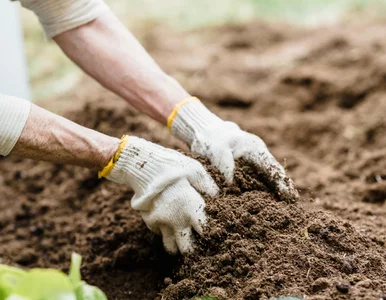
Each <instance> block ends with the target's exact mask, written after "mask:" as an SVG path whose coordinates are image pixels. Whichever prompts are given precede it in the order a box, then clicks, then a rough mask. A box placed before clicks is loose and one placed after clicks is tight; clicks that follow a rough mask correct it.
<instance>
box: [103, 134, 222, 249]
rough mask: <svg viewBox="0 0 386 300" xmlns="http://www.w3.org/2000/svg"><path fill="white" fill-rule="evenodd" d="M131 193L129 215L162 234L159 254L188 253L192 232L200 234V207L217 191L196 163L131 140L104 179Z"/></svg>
mask: <svg viewBox="0 0 386 300" xmlns="http://www.w3.org/2000/svg"><path fill="white" fill-rule="evenodd" d="M106 178H107V179H109V180H112V181H114V182H116V183H120V184H126V185H129V186H131V187H132V188H133V190H134V192H135V195H134V197H133V198H132V200H131V206H132V207H133V209H135V210H137V211H139V212H140V213H141V215H142V218H143V220H144V221H145V223H146V225H147V226H148V227H149V229H150V230H152V231H153V232H155V233H157V234H162V238H163V243H164V246H165V249H166V250H167V251H168V252H170V253H172V254H175V253H177V252H178V250H179V251H180V252H181V253H183V254H184V253H189V252H192V251H193V239H192V229H194V230H195V231H196V232H197V233H199V234H202V226H203V225H204V224H205V222H206V217H205V212H204V208H205V201H204V199H203V198H202V197H201V195H200V194H199V192H201V193H206V194H208V195H210V196H214V195H216V194H217V193H218V187H217V186H216V184H215V182H214V180H213V179H212V178H211V177H210V176H209V174H208V173H207V172H206V171H205V169H204V167H203V166H202V165H201V164H200V163H199V162H198V161H196V160H194V159H191V158H189V157H187V156H185V155H183V154H181V153H179V152H177V151H174V150H170V149H166V148H164V147H161V146H159V145H156V144H153V143H151V142H148V141H145V140H144V139H141V138H137V137H133V136H131V137H130V138H129V139H128V142H127V144H126V145H125V146H124V147H123V150H122V152H121V153H120V155H119V158H118V161H116V162H115V165H114V167H113V168H112V170H111V172H110V173H109V174H108V175H107V177H106Z"/></svg>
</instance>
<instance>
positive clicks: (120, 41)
mask: <svg viewBox="0 0 386 300" xmlns="http://www.w3.org/2000/svg"><path fill="white" fill-rule="evenodd" d="M54 40H55V41H56V42H57V43H58V45H59V46H60V47H61V48H62V50H63V51H64V52H65V53H66V54H67V56H69V57H70V58H71V59H72V60H73V61H74V62H75V63H77V64H78V65H79V66H80V67H81V68H82V69H83V70H84V71H85V72H87V73H88V74H90V75H91V76H92V77H94V78H95V79H96V80H98V81H99V82H100V83H101V84H102V85H104V86H105V87H107V88H108V89H110V90H111V91H113V92H115V93H116V94H118V95H120V96H121V97H122V98H124V99H125V100H126V101H127V102H129V103H130V104H131V105H133V106H134V107H136V108H137V109H138V110H140V111H142V112H144V113H146V114H148V115H149V116H151V117H152V118H154V119H156V120H158V121H160V122H162V123H164V124H165V123H166V120H167V117H168V116H169V115H170V112H171V111H172V110H173V108H174V106H175V105H176V104H177V103H178V102H180V101H182V100H184V99H185V98H187V97H189V94H188V93H187V92H186V91H185V90H184V89H183V88H182V87H181V86H180V85H179V84H178V83H177V82H176V81H175V80H174V79H172V78H171V77H169V76H168V75H166V74H165V73H164V72H163V71H162V70H161V69H160V67H159V66H158V65H157V64H156V63H155V62H154V60H153V59H152V58H151V57H150V55H149V54H148V53H147V52H146V50H145V49H144V48H143V47H142V46H141V45H140V43H139V42H138V40H137V39H136V38H135V37H134V36H133V35H132V34H131V33H130V32H129V31H128V30H127V29H126V28H125V27H124V26H123V25H122V24H121V22H120V21H119V20H118V19H117V18H116V17H115V16H114V15H113V13H112V12H107V13H105V14H103V15H102V16H101V17H99V18H97V19H96V20H95V21H93V22H90V23H88V24H86V25H83V26H80V27H78V28H75V29H73V30H69V31H66V32H64V33H62V34H60V35H58V36H56V37H55V38H54Z"/></svg>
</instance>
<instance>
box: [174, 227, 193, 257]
mask: <svg viewBox="0 0 386 300" xmlns="http://www.w3.org/2000/svg"><path fill="white" fill-rule="evenodd" d="M176 241H177V245H178V249H179V250H180V252H181V253H182V254H189V253H192V252H193V251H194V246H193V234H192V229H191V228H184V229H182V230H180V231H178V232H177V234H176Z"/></svg>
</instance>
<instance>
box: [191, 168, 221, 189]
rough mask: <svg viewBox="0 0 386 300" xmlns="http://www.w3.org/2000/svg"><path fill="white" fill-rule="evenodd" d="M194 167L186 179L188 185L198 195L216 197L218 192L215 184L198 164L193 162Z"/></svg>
mask: <svg viewBox="0 0 386 300" xmlns="http://www.w3.org/2000/svg"><path fill="white" fill-rule="evenodd" d="M194 165H195V167H194V168H195V170H194V172H193V173H192V174H191V175H190V176H189V177H188V180H189V183H190V184H191V185H192V186H193V187H194V188H195V189H196V190H197V191H199V192H200V193H203V194H207V195H209V196H211V197H214V196H216V195H217V194H218V192H219V188H218V186H217V184H216V182H215V181H214V180H213V178H212V177H211V176H210V175H209V174H208V172H207V171H206V170H205V169H204V167H203V166H202V165H201V164H200V163H199V162H195V163H194Z"/></svg>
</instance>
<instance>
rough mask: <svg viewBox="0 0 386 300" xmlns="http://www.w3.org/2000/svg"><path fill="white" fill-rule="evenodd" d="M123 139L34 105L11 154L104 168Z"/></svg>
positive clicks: (97, 168)
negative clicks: (83, 125)
mask: <svg viewBox="0 0 386 300" xmlns="http://www.w3.org/2000/svg"><path fill="white" fill-rule="evenodd" d="M118 144H119V139H116V138H113V137H109V136H107V135H104V134H102V133H99V132H97V131H94V130H91V129H88V128H85V127H82V126H80V125H78V124H76V123H74V122H72V121H70V120H67V119H65V118H63V117H60V116H58V115H55V114H53V113H51V112H49V111H47V110H44V109H42V108H40V107H38V106H36V105H32V107H31V112H30V115H29V117H28V120H27V123H26V125H25V127H24V130H23V132H22V134H21V136H20V138H19V140H18V142H17V143H16V145H15V147H14V148H13V150H12V152H11V155H13V156H18V157H22V158H31V159H36V160H44V161H50V162H55V163H63V164H71V165H78V166H83V167H87V168H91V169H95V170H101V169H102V168H103V167H104V166H105V165H106V164H107V163H108V161H109V159H110V158H111V157H112V156H113V154H114V152H115V151H116V149H117V148H118Z"/></svg>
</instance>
